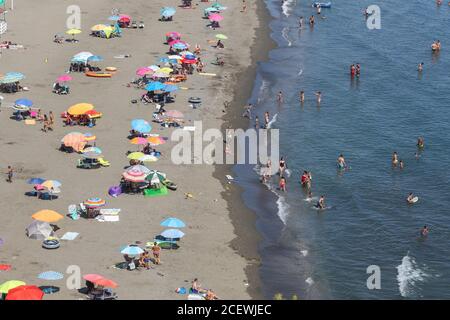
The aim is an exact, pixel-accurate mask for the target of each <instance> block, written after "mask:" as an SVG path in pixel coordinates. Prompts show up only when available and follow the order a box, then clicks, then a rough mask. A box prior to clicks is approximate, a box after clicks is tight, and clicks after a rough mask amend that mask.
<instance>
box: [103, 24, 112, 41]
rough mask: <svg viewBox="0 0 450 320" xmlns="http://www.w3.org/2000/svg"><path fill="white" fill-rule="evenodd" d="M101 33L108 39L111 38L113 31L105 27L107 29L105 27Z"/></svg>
mask: <svg viewBox="0 0 450 320" xmlns="http://www.w3.org/2000/svg"><path fill="white" fill-rule="evenodd" d="M102 31H103V32H104V33H105V35H106V38H109V37H111V34H112V33H113V31H114V28H113V27H111V26H107V27H106V28H105V29H103V30H102Z"/></svg>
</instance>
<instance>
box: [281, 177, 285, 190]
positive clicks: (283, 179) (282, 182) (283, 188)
mask: <svg viewBox="0 0 450 320" xmlns="http://www.w3.org/2000/svg"><path fill="white" fill-rule="evenodd" d="M280 191H286V179H285V178H284V177H281V179H280Z"/></svg>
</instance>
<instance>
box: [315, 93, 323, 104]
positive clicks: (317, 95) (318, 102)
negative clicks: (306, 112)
mask: <svg viewBox="0 0 450 320" xmlns="http://www.w3.org/2000/svg"><path fill="white" fill-rule="evenodd" d="M315 95H316V98H317V105H320V102H321V101H322V92H320V91H317V92H316V93H315Z"/></svg>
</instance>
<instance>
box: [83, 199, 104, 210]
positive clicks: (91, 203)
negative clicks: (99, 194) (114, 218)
mask: <svg viewBox="0 0 450 320" xmlns="http://www.w3.org/2000/svg"><path fill="white" fill-rule="evenodd" d="M105 204H106V201H105V200H103V199H101V198H89V199H87V200H86V201H84V205H85V206H86V207H87V208H99V207H103V206H104V205H105Z"/></svg>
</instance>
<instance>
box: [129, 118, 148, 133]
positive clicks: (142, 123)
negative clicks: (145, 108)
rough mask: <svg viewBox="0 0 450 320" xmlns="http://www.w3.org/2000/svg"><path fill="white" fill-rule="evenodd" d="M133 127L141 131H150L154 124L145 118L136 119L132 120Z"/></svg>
mask: <svg viewBox="0 0 450 320" xmlns="http://www.w3.org/2000/svg"><path fill="white" fill-rule="evenodd" d="M131 129H132V130H134V131H137V132H140V133H149V132H150V131H151V130H152V126H151V125H150V123H148V121H146V120H144V119H134V120H132V121H131Z"/></svg>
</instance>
